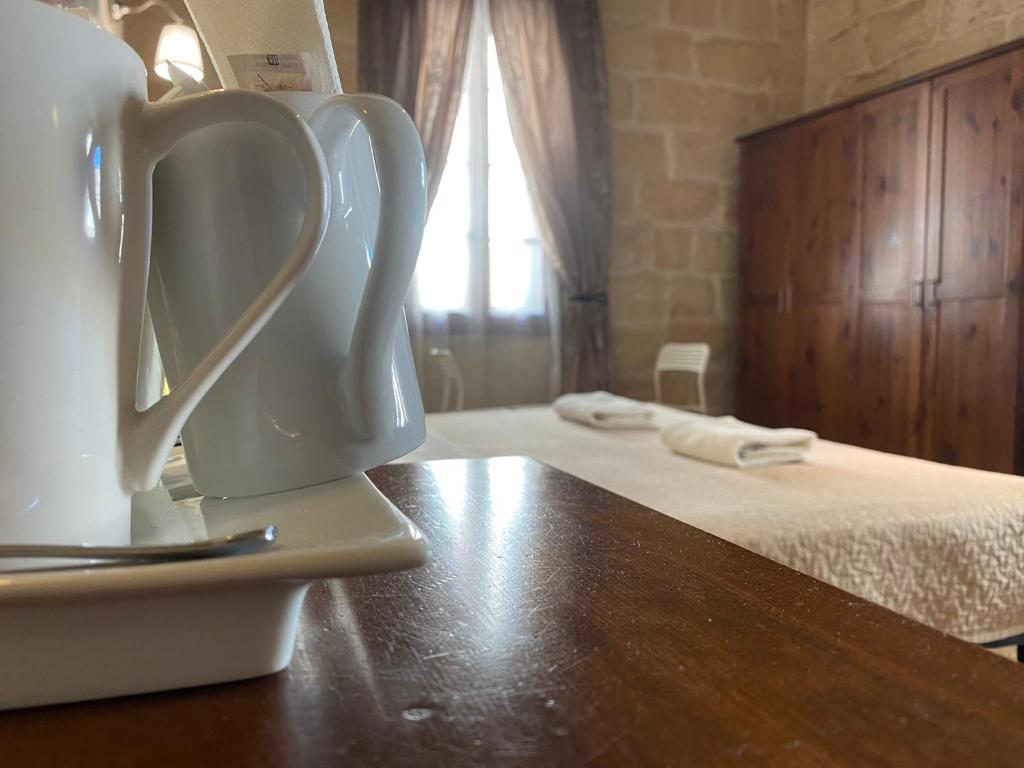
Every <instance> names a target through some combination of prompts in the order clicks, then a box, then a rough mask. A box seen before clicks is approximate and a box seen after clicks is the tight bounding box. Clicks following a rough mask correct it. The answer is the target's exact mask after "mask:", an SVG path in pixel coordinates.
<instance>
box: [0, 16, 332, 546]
mask: <svg viewBox="0 0 1024 768" xmlns="http://www.w3.org/2000/svg"><path fill="white" fill-rule="evenodd" d="M0 38H2V40H3V44H2V45H0V70H2V71H4V72H5V73H7V74H6V75H5V76H4V78H3V80H2V82H0V97H2V101H3V108H2V109H0V541H3V542H14V543H18V542H20V543H26V542H38V543H72V544H77V543H83V542H93V543H107V544H127V543H128V542H129V538H130V523H131V520H130V515H131V507H130V495H131V493H132V492H133V491H138V490H144V489H148V488H151V487H153V486H155V485H156V483H157V481H158V480H159V477H160V471H161V469H162V467H163V464H164V460H165V458H166V456H167V453H168V451H169V450H170V448H171V445H172V442H173V440H174V437H175V435H177V433H178V431H179V430H180V428H181V425H182V423H183V422H184V420H185V418H186V416H187V415H188V414H189V412H190V411H191V410H192V408H193V407H194V406H195V405H196V403H197V402H198V401H199V399H200V398H201V397H202V396H203V394H204V393H205V392H206V391H207V390H208V389H209V387H210V386H211V384H213V382H214V381H215V380H216V379H217V377H218V376H220V375H221V373H223V371H224V370H225V368H226V367H227V365H228V364H229V363H230V362H231V361H232V360H233V359H234V358H235V357H236V356H237V355H238V353H239V352H240V351H241V349H242V348H243V347H244V346H245V345H246V344H247V343H248V342H249V341H250V340H251V338H252V337H253V335H254V334H255V333H256V331H257V330H258V329H259V328H260V327H261V326H262V325H263V324H264V323H265V322H266V321H267V319H268V318H269V316H270V315H271V314H272V313H273V312H274V310H275V309H276V307H277V306H278V305H279V304H280V302H281V301H282V300H283V299H284V296H285V295H286V294H287V293H288V291H289V290H290V289H291V288H292V287H293V286H294V284H295V282H296V281H297V280H298V278H299V276H300V275H301V273H302V271H303V270H304V269H305V267H306V266H307V265H308V264H309V262H310V260H311V259H312V257H313V255H314V253H315V251H316V248H317V246H318V244H319V242H320V240H321V238H322V236H323V233H324V230H325V227H326V221H327V211H328V206H329V199H330V189H329V187H328V185H327V179H326V168H325V166H324V160H323V156H322V154H321V153H320V151H319V149H318V147H317V144H316V142H315V140H313V138H312V134H311V133H310V131H309V129H308V127H307V126H306V124H305V123H304V122H303V121H302V120H300V119H298V118H297V117H296V116H295V113H294V111H293V110H290V109H288V108H287V107H286V106H285V105H283V104H281V103H280V102H278V101H274V100H273V99H270V98H267V97H264V96H260V95H257V94H252V93H242V92H235V93H213V94H208V95H204V96H197V97H193V98H190V99H183V100H181V101H177V102H169V103H167V104H160V105H155V104H148V103H147V102H146V70H145V67H144V66H143V64H142V61H141V60H140V59H139V58H138V56H136V55H135V53H134V52H133V51H132V50H131V48H129V47H128V46H127V45H125V44H124V43H123V42H121V41H120V40H118V39H116V38H115V37H113V36H111V35H109V34H107V33H106V32H103V31H102V30H100V29H97V28H96V27H94V26H92V25H91V24H89V23H88V22H86V21H83V20H81V19H78V18H75V17H74V16H72V15H70V14H67V13H64V12H62V11H60V10H57V9H55V8H51V7H48V6H45V5H43V4H41V3H38V2H35V0H4V2H2V3H0ZM237 120H244V121H255V122H259V123H262V124H264V125H265V126H269V127H270V128H272V129H273V130H274V131H277V132H278V133H277V135H279V136H281V137H284V138H283V141H285V142H286V143H287V144H288V145H289V146H291V147H293V148H294V151H295V152H297V156H298V158H299V161H300V163H299V164H298V165H297V168H296V173H297V174H298V175H299V176H300V177H302V178H303V182H302V185H303V188H304V190H305V194H304V200H306V201H308V203H309V205H308V207H304V208H303V214H302V217H301V218H302V219H303V223H302V225H301V227H299V228H297V229H296V230H295V233H294V234H295V235H296V237H294V238H293V239H292V240H291V241H289V242H288V243H285V244H283V245H282V248H281V249H280V250H279V251H278V253H277V264H278V267H277V268H275V270H273V271H274V272H276V275H275V276H274V277H273V278H272V280H271V281H270V284H269V285H268V286H267V287H266V288H265V289H263V290H259V291H256V292H254V293H253V294H252V296H251V298H252V299H253V301H252V302H247V303H246V304H247V306H246V307H243V308H242V309H241V311H240V312H239V314H238V315H237V316H236V318H237V317H240V318H241V319H240V320H239V321H238V322H234V321H235V320H236V318H231V321H232V322H230V323H228V324H226V325H225V326H224V328H223V333H222V334H218V335H217V337H215V338H214V339H213V340H212V342H213V343H211V345H210V347H209V348H208V349H207V350H205V351H204V355H203V356H201V358H200V359H197V360H196V365H195V367H194V369H193V370H191V371H190V372H186V373H187V375H186V376H183V377H182V379H181V381H180V384H179V386H177V387H176V388H175V390H174V391H172V392H171V394H170V395H169V396H168V397H166V398H164V399H163V400H162V401H161V402H160V403H158V404H157V405H156V406H154V407H153V408H150V409H148V410H146V411H144V412H141V413H140V412H138V411H137V410H136V409H135V385H136V377H137V371H138V356H139V336H140V328H141V325H142V317H143V303H144V296H145V286H146V271H147V262H148V252H149V238H150V216H151V210H150V198H151V187H150V177H151V174H152V170H153V166H154V165H155V163H156V162H157V161H158V160H159V159H160V158H161V157H163V156H164V155H165V154H166V153H167V152H168V151H169V150H170V149H171V147H172V146H174V144H175V143H176V142H177V141H178V140H179V139H181V138H182V137H183V136H184V135H186V134H188V133H191V132H193V131H196V130H198V129H200V128H202V127H204V126H209V125H212V124H214V123H220V122H226V121H237ZM299 168H301V171H300V170H298V169H299ZM289 251H291V255H290V256H288V258H287V260H286V261H285V260H284V259H283V257H284V255H285V254H287V253H288V252H289ZM282 261H284V264H285V266H284V267H283V268H280V265H281V263H282Z"/></svg>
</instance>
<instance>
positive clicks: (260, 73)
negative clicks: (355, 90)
mask: <svg viewBox="0 0 1024 768" xmlns="http://www.w3.org/2000/svg"><path fill="white" fill-rule="evenodd" d="M320 58H321V57H319V56H318V54H317V53H316V52H313V51H306V52H304V53H236V54H233V55H231V56H228V63H229V64H230V65H231V72H232V74H234V76H235V81H236V83H237V85H238V87H239V88H244V89H245V90H249V91H263V92H267V93H272V92H276V91H313V92H315V93H324V92H330V83H325V82H324V77H323V72H324V65H325V62H322V61H320V60H319V59H320Z"/></svg>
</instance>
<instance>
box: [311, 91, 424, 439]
mask: <svg viewBox="0 0 1024 768" xmlns="http://www.w3.org/2000/svg"><path fill="white" fill-rule="evenodd" d="M338 111H342V112H346V113H348V115H349V116H350V117H355V118H358V120H359V121H360V122H362V123H363V125H364V126H365V127H366V130H367V132H368V133H369V135H370V143H371V146H372V148H373V159H374V162H375V164H376V167H377V178H378V181H379V182H380V217H379V220H378V224H377V239H376V241H375V242H374V247H373V260H372V263H371V265H370V273H369V275H367V278H366V289H365V290H364V291H363V298H362V301H361V302H360V304H359V314H358V315H357V316H356V323H355V329H354V331H353V333H352V345H351V347H350V349H349V356H348V359H347V360H346V364H345V371H344V379H343V383H342V387H341V389H342V392H343V393H344V394H345V396H346V399H347V403H346V405H347V408H348V413H349V416H350V418H352V420H353V422H354V425H355V426H356V427H357V429H358V430H359V431H360V432H361V433H362V436H363V437H364V438H366V439H370V438H372V437H374V436H375V435H376V434H378V433H379V432H380V426H382V425H381V420H382V419H383V418H384V417H385V416H386V415H387V413H388V411H387V410H386V409H385V407H384V405H385V397H387V396H388V395H389V393H390V392H391V391H392V387H391V385H390V383H389V381H388V377H390V376H391V371H390V367H389V366H390V354H389V352H390V350H391V348H392V344H393V342H394V338H395V331H396V330H397V328H398V322H399V320H400V319H401V317H402V308H403V306H404V304H405V294H406V292H407V291H408V290H409V285H410V283H411V282H412V277H413V273H414V272H415V271H416V260H417V259H418V258H419V253H420V244H421V242H422V240H423V227H424V224H425V221H426V214H427V164H426V161H425V160H424V157H423V143H422V142H421V140H420V136H419V133H418V132H417V130H416V126H415V125H414V124H413V122H412V119H411V118H410V117H409V115H407V114H406V112H405V110H403V109H402V108H401V107H400V106H399V105H398V104H396V103H395V102H394V101H392V100H391V99H388V98H386V97H384V96H377V95H373V94H360V95H354V96H347V95H346V96H337V97H335V98H333V99H330V100H328V101H326V102H324V103H323V104H322V105H321V106H320V107H319V108H318V109H317V110H316V112H315V113H314V114H313V116H312V117H311V118H310V121H309V123H310V126H311V127H312V128H313V132H314V133H315V134H316V135H317V138H319V139H320V141H321V143H324V145H325V146H329V145H328V144H326V143H325V142H326V141H328V139H329V138H330V136H331V135H332V133H333V128H334V127H335V125H332V122H331V121H332V115H334V114H335V113H336V112H338ZM346 135H347V133H346Z"/></svg>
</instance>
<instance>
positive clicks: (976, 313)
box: [924, 51, 1024, 472]
mask: <svg viewBox="0 0 1024 768" xmlns="http://www.w3.org/2000/svg"><path fill="white" fill-rule="evenodd" d="M1022 74H1024V54H1022V53H1021V52H1019V51H1018V52H1012V53H1009V54H1005V55H1003V56H1000V57H998V58H994V59H989V60H986V61H983V62H980V63H978V64H974V65H971V66H969V67H965V68H964V69H962V70H958V71H956V72H953V73H950V74H948V75H945V76H943V77H940V78H937V79H936V80H935V81H934V85H933V94H932V155H931V178H932V179H934V180H935V183H934V184H933V185H932V197H931V201H930V208H929V222H930V223H931V226H932V230H931V231H930V233H929V243H930V245H929V254H928V265H927V272H928V278H929V280H930V283H929V289H928V290H926V292H925V294H926V295H925V302H926V304H927V307H928V309H927V312H928V315H927V317H928V320H927V329H928V336H929V339H930V343H929V344H928V345H927V346H926V358H925V360H926V362H925V388H926V394H927V397H926V399H925V408H924V413H925V435H924V444H925V446H924V453H925V456H926V458H931V459H935V460H938V461H947V462H952V463H957V464H963V465H965V466H971V467H978V468H980V469H990V470H995V471H1002V472H1010V471H1013V470H1014V469H1015V468H1019V466H1018V465H1019V464H1020V462H1019V460H1018V459H1017V456H1016V450H1015V445H1014V443H1015V440H1014V435H1015V431H1016V421H1015V416H1016V412H1017V393H1018V368H1017V366H1018V357H1019V356H1018V353H1017V339H1018V324H1019V321H1020V317H1019V300H1018V294H1019V280H1020V277H1019V272H1020V266H1021V248H1022V243H1021V236H1022V232H1024V167H1022V160H1024V127H1022V121H1021V120H1020V118H1019V115H1018V111H1019V109H1020V108H1021V106H1022V101H1024V77H1022Z"/></svg>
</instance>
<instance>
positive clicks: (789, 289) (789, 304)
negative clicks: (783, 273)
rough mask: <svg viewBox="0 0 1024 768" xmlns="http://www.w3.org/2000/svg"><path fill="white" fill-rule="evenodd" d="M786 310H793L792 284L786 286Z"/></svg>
mask: <svg viewBox="0 0 1024 768" xmlns="http://www.w3.org/2000/svg"><path fill="white" fill-rule="evenodd" d="M786 311H787V312H792V311H793V286H792V285H787V286H786Z"/></svg>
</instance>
